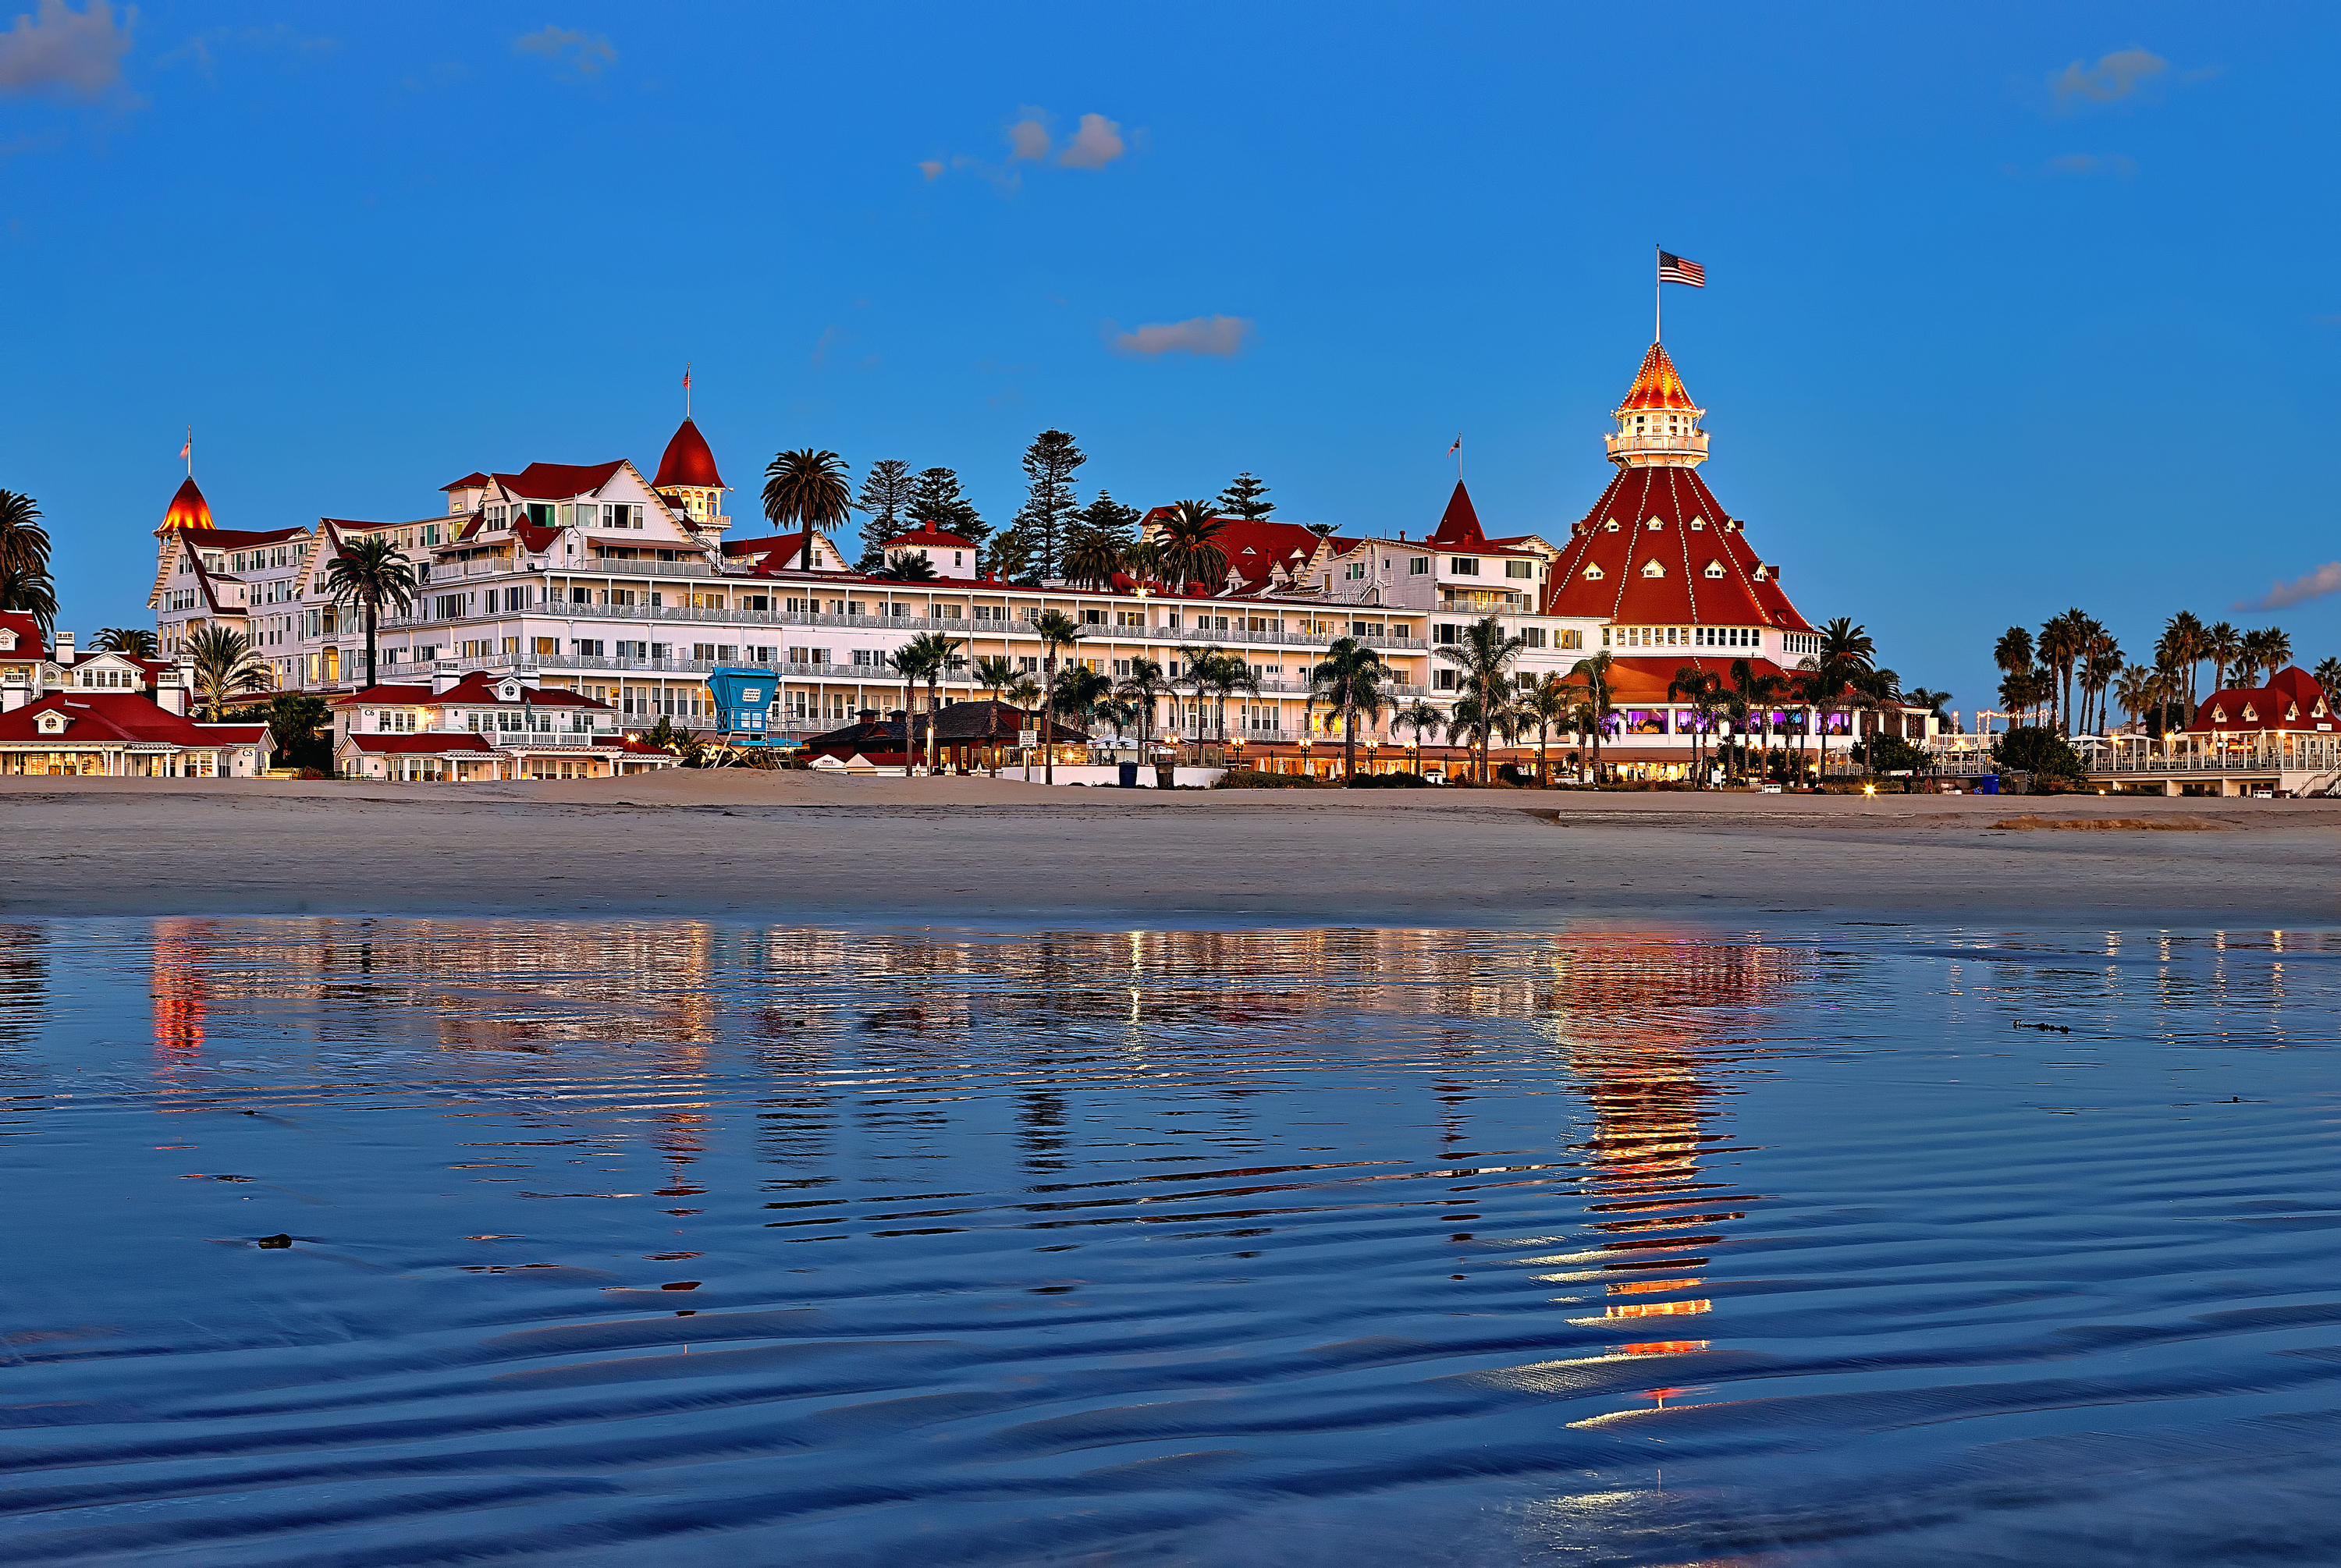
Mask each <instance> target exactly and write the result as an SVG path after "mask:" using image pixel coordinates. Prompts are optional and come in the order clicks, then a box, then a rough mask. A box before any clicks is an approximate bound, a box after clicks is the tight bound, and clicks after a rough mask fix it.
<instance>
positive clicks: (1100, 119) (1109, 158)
mask: <svg viewBox="0 0 2341 1568" xmlns="http://www.w3.org/2000/svg"><path fill="white" fill-rule="evenodd" d="M1128 151H1129V149H1128V148H1127V147H1125V146H1123V145H1122V143H1121V126H1120V125H1117V124H1114V123H1113V122H1112V121H1111V120H1109V119H1107V118H1106V117H1105V116H1104V115H1103V114H1083V115H1082V116H1081V129H1079V130H1077V131H1075V132H1074V133H1073V139H1072V140H1071V141H1070V142H1068V143H1066V144H1065V150H1064V151H1063V152H1062V153H1060V154H1057V162H1059V163H1060V164H1063V165H1064V166H1065V167H1067V168H1068V169H1102V168H1104V167H1105V166H1106V165H1107V164H1111V163H1112V162H1113V161H1114V160H1115V159H1116V158H1119V157H1121V155H1122V154H1124V153H1126V152H1128Z"/></svg>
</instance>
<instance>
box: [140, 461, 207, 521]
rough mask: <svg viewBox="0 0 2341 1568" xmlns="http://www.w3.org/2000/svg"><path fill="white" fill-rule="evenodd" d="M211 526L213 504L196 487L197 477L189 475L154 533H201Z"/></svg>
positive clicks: (164, 512) (172, 498)
mask: <svg viewBox="0 0 2341 1568" xmlns="http://www.w3.org/2000/svg"><path fill="white" fill-rule="evenodd" d="M211 526H212V508H211V502H209V501H205V500H204V492H203V491H201V490H200V489H198V488H197V487H196V484H195V476H194V474H189V475H188V476H187V477H186V480H185V481H184V482H183V483H182V484H181V485H180V486H179V489H178V493H177V494H175V495H174V496H172V497H171V504H170V505H169V506H168V507H166V508H164V511H163V521H162V525H161V526H160V527H158V528H156V529H155V530H154V531H155V532H157V533H182V532H195V533H200V532H203V531H204V530H206V529H208V528H210V527H211Z"/></svg>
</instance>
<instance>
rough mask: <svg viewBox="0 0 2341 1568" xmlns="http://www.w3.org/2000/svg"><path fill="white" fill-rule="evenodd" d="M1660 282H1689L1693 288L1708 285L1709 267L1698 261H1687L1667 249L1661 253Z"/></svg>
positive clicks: (1701, 287)
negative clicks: (1701, 264)
mask: <svg viewBox="0 0 2341 1568" xmlns="http://www.w3.org/2000/svg"><path fill="white" fill-rule="evenodd" d="M1659 282H1660V283H1689V285H1690V286H1691V287H1692V288H1695V289H1703V288H1705V287H1707V269H1706V268H1705V267H1702V266H1700V265H1699V264H1698V263H1697V262H1690V261H1685V260H1684V259H1683V258H1682V257H1680V256H1678V255H1672V254H1669V253H1667V252H1665V251H1660V252H1659Z"/></svg>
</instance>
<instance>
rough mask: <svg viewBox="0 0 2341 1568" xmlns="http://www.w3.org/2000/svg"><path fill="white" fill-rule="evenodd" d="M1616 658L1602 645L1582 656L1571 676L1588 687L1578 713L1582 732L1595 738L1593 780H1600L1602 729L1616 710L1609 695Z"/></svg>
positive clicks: (1573, 681)
mask: <svg viewBox="0 0 2341 1568" xmlns="http://www.w3.org/2000/svg"><path fill="white" fill-rule="evenodd" d="M1614 662H1615V660H1612V659H1611V658H1610V657H1609V650H1608V649H1606V648H1605V649H1603V650H1601V651H1600V652H1599V653H1597V654H1595V655H1593V656H1592V657H1591V658H1590V659H1580V660H1578V661H1577V662H1576V664H1574V665H1573V666H1571V667H1570V669H1569V681H1570V683H1571V684H1573V685H1582V686H1583V687H1584V688H1585V696H1584V699H1583V700H1581V701H1580V702H1579V704H1578V712H1577V714H1576V715H1575V717H1576V718H1577V719H1579V720H1580V721H1581V723H1582V727H1581V728H1580V729H1579V731H1578V733H1579V734H1589V735H1590V736H1592V738H1593V781H1594V782H1595V783H1596V784H1599V782H1600V781H1601V732H1602V730H1603V729H1607V728H1608V727H1609V715H1610V714H1612V713H1614V712H1616V711H1617V710H1616V708H1615V707H1614V706H1613V705H1612V704H1611V702H1610V700H1609V697H1610V692H1609V667H1610V665H1611V664H1612V663H1614Z"/></svg>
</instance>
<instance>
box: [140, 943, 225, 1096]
mask: <svg viewBox="0 0 2341 1568" xmlns="http://www.w3.org/2000/svg"><path fill="white" fill-rule="evenodd" d="M210 934H211V926H210V922H208V921H202V920H157V921H155V922H154V962H153V968H152V974H153V979H152V986H151V996H152V999H153V1005H154V1050H155V1055H156V1056H157V1057H158V1058H159V1059H160V1060H161V1061H162V1062H163V1063H164V1065H165V1066H176V1065H180V1064H184V1063H186V1062H188V1061H191V1060H193V1059H194V1057H198V1056H201V1055H202V1054H203V1049H204V1003H205V994H204V976H203V971H202V968H201V967H200V965H201V961H202V955H203V953H204V951H205V950H206V948H207V947H209V946H210V945H211V944H210V942H209V938H210Z"/></svg>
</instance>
